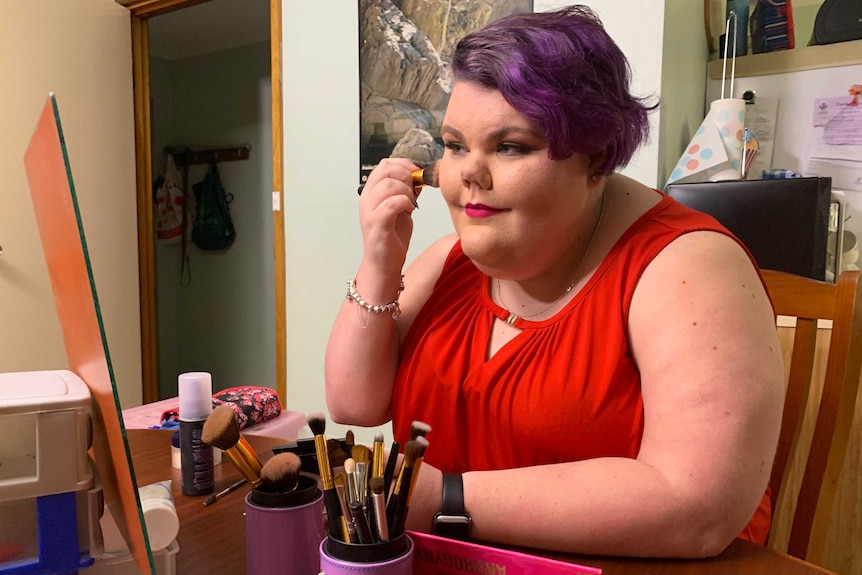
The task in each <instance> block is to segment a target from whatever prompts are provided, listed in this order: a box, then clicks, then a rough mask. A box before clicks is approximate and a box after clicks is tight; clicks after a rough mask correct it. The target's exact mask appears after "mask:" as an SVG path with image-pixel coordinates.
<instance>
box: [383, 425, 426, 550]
mask: <svg viewBox="0 0 862 575" xmlns="http://www.w3.org/2000/svg"><path fill="white" fill-rule="evenodd" d="M427 445H428V440H426V439H425V438H424V437H417V438H416V439H411V440H410V441H408V442H407V444H406V445H405V446H404V460H403V461H402V462H401V472H400V473H399V474H398V479H397V481H396V482H395V489H394V490H393V491H392V496H391V497H390V498H389V504H388V505H387V506H386V520H387V522H388V524H389V536H390V537H398V536H399V535H401V533H402V532H403V531H404V521H405V519H406V518H407V508H408V505H409V496H410V491H411V489H412V484H413V482H414V481H415V480H416V475H417V473H415V471H416V470H417V469H414V468H415V467H416V462H417V460H419V459H421V458H422V456H423V455H424V453H425V447H427Z"/></svg>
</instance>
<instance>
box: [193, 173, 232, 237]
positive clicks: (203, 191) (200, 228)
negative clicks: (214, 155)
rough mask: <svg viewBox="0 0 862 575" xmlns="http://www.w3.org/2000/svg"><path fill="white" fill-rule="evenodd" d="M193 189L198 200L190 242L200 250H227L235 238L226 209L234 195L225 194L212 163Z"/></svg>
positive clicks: (228, 212)
mask: <svg viewBox="0 0 862 575" xmlns="http://www.w3.org/2000/svg"><path fill="white" fill-rule="evenodd" d="M192 189H193V190H194V193H195V200H196V201H197V208H196V210H195V221H194V224H193V225H192V241H193V242H194V244H195V245H196V246H197V247H199V248H200V249H202V250H226V249H227V248H229V247H230V246H231V244H232V243H233V240H234V238H236V230H235V229H234V227H233V221H232V220H231V217H230V210H229V209H228V204H230V203H231V202H232V201H233V194H226V193H225V191H224V187H223V186H222V185H221V178H219V175H218V167H217V166H216V164H215V162H212V163H210V165H209V170H207V175H206V176H205V177H204V179H203V180H201V181H200V182H198V183H197V184H195V185H194V186H193V187H192Z"/></svg>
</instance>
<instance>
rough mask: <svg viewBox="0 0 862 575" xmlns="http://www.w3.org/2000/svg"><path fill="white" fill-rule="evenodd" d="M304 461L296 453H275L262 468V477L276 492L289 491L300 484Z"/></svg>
mask: <svg viewBox="0 0 862 575" xmlns="http://www.w3.org/2000/svg"><path fill="white" fill-rule="evenodd" d="M301 467H302V461H301V460H300V459H299V456H298V455H296V454H295V453H279V454H277V455H273V456H272V457H271V458H270V459H269V461H267V462H266V463H264V464H263V467H261V469H260V478H261V479H262V480H263V483H264V484H265V485H267V486H269V488H270V489H272V490H273V491H275V492H276V493H289V492H291V491H293V490H294V489H296V486H297V485H298V484H299V470H300V468H301Z"/></svg>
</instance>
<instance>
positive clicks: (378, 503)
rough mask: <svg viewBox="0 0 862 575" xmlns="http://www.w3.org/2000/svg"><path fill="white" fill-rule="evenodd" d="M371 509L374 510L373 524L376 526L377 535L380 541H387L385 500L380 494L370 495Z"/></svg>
mask: <svg viewBox="0 0 862 575" xmlns="http://www.w3.org/2000/svg"><path fill="white" fill-rule="evenodd" d="M371 502H372V504H373V505H372V506H371V508H372V509H373V510H374V523H375V524H376V525H377V535H378V537H379V538H380V541H388V540H389V526H388V525H387V524H386V498H385V497H384V496H383V494H382V493H374V494H372V495H371Z"/></svg>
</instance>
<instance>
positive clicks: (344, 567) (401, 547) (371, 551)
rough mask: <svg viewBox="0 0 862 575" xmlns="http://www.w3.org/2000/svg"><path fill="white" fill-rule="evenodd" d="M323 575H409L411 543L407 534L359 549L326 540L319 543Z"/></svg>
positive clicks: (352, 545)
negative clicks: (361, 574) (362, 574)
mask: <svg viewBox="0 0 862 575" xmlns="http://www.w3.org/2000/svg"><path fill="white" fill-rule="evenodd" d="M320 572H321V573H323V574H324V575H357V574H360V573H366V574H368V575H412V574H413V540H412V539H410V536H409V535H407V534H406V533H404V534H402V535H400V536H398V537H396V538H395V539H393V540H391V541H384V542H383V543H370V544H366V545H359V544H355V543H345V542H343V541H338V540H336V539H332V538H331V537H327V538H326V539H324V540H323V541H321V542H320Z"/></svg>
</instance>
